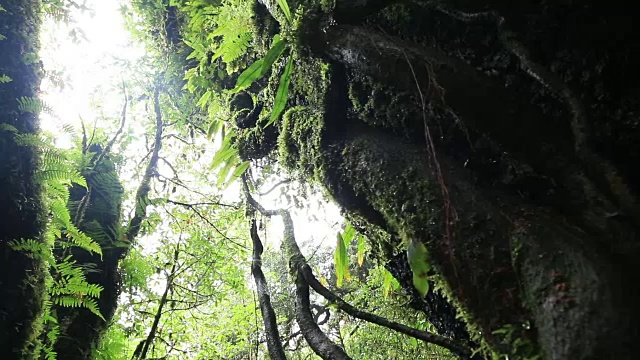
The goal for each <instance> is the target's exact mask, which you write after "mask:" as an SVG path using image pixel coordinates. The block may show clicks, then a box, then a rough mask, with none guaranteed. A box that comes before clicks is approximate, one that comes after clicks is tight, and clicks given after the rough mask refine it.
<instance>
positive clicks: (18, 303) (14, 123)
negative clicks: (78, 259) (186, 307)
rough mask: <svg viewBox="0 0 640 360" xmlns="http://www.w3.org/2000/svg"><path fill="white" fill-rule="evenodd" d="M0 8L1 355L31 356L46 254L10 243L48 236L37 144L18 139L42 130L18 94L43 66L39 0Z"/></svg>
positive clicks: (31, 91) (28, 89) (36, 81)
mask: <svg viewBox="0 0 640 360" xmlns="http://www.w3.org/2000/svg"><path fill="white" fill-rule="evenodd" d="M2 7H3V8H4V9H3V11H0V34H1V35H2V37H3V39H2V40H1V41H0V53H1V54H2V56H0V77H2V78H3V80H2V83H0V288H1V289H2V291H3V294H2V297H1V299H0V334H1V335H0V358H2V359H20V358H30V357H31V356H32V355H33V354H32V352H33V350H34V349H33V347H34V346H35V345H36V341H35V340H36V337H37V336H38V334H37V329H38V328H39V326H38V324H37V322H38V317H39V316H40V315H41V311H42V306H43V296H44V293H45V286H44V279H45V274H46V272H47V271H48V270H47V267H46V265H45V264H44V263H43V259H42V258H40V259H38V258H32V257H27V256H26V254H24V253H21V252H17V251H14V250H12V249H11V246H10V243H11V242H12V241H19V240H27V239H32V240H35V241H36V242H38V243H41V242H43V239H42V232H43V230H44V223H45V214H44V213H43V204H42V199H41V189H40V186H39V185H38V184H37V183H36V181H35V179H34V175H35V172H36V171H37V170H38V168H39V166H40V163H39V161H40V158H39V156H38V153H37V150H36V149H35V148H34V147H32V146H22V145H20V144H18V143H17V141H16V135H18V134H30V135H33V134H37V133H38V130H39V129H38V119H37V114H35V113H32V112H27V111H24V109H20V107H19V105H18V104H19V103H18V100H19V99H22V98H29V99H31V98H35V97H37V91H38V88H39V86H40V77H41V72H40V70H39V66H40V63H39V62H38V59H37V53H38V47H39V42H38V31H39V27H40V17H39V12H38V10H39V8H40V2H39V1H37V0H34V1H31V0H19V1H9V2H6V1H5V2H3V3H2Z"/></svg>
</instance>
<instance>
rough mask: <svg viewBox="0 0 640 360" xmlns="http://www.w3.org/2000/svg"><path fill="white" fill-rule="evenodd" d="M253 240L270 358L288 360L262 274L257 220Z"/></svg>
mask: <svg viewBox="0 0 640 360" xmlns="http://www.w3.org/2000/svg"><path fill="white" fill-rule="evenodd" d="M251 240H252V241H253V260H252V261H251V274H252V275H253V279H254V280H255V283H256V288H257V291H258V300H259V301H260V311H261V312H262V322H263V323H264V330H265V333H266V336H267V348H268V349H269V357H270V358H271V359H272V360H279V359H286V356H285V355H284V349H283V348H282V343H281V342H280V333H279V332H278V322H277V320H276V313H275V311H274V310H273V306H272V305H271V298H270V297H269V290H268V289H267V280H266V279H265V277H264V273H263V272H262V251H263V250H264V248H263V247H262V242H261V241H260V237H259V236H258V228H257V226H256V220H255V218H254V219H253V220H252V221H251Z"/></svg>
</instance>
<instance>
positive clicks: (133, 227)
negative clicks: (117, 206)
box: [126, 85, 163, 241]
mask: <svg viewBox="0 0 640 360" xmlns="http://www.w3.org/2000/svg"><path fill="white" fill-rule="evenodd" d="M159 96H160V88H159V86H158V85H156V88H155V90H154V91H153V109H154V111H155V115H156V136H155V142H154V145H153V153H152V154H151V158H150V159H149V163H148V164H147V168H146V169H145V172H144V176H143V178H142V181H141V182H140V186H139V187H138V191H137V192H136V204H135V212H134V216H133V218H131V220H130V221H129V226H127V232H126V239H127V240H128V241H133V239H135V237H136V236H138V233H139V232H140V227H141V225H142V221H143V220H144V219H145V218H146V217H147V199H148V197H149V191H150V190H151V186H150V184H151V178H152V177H153V174H154V173H155V172H156V168H157V165H158V159H159V158H160V149H161V148H162V128H163V124H162V112H161V110H160V100H159Z"/></svg>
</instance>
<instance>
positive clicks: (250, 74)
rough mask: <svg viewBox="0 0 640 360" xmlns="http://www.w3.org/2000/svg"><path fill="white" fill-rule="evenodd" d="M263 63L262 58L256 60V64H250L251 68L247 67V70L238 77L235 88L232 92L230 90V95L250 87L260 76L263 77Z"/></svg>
mask: <svg viewBox="0 0 640 360" xmlns="http://www.w3.org/2000/svg"><path fill="white" fill-rule="evenodd" d="M263 63H264V58H262V59H260V60H257V61H256V62H254V63H253V64H251V66H249V68H248V69H246V70H245V71H243V72H242V74H240V76H238V80H237V81H236V87H234V88H233V90H231V93H237V92H239V91H242V90H244V89H246V88H248V87H249V86H251V84H253V82H254V81H256V80H258V79H259V78H260V77H261V76H262V75H264V74H262V64H263Z"/></svg>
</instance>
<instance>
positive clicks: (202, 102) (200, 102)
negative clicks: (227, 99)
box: [196, 90, 213, 109]
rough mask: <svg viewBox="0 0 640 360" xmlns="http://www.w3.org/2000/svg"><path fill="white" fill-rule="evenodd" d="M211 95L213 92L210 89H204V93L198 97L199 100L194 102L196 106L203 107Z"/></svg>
mask: <svg viewBox="0 0 640 360" xmlns="http://www.w3.org/2000/svg"><path fill="white" fill-rule="evenodd" d="M212 95H213V92H212V91H211V90H207V91H205V92H204V94H202V96H201V97H200V100H198V102H197V103H196V106H199V107H200V108H202V109H204V108H205V107H206V106H207V104H208V103H209V100H210V99H211V96H212Z"/></svg>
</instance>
